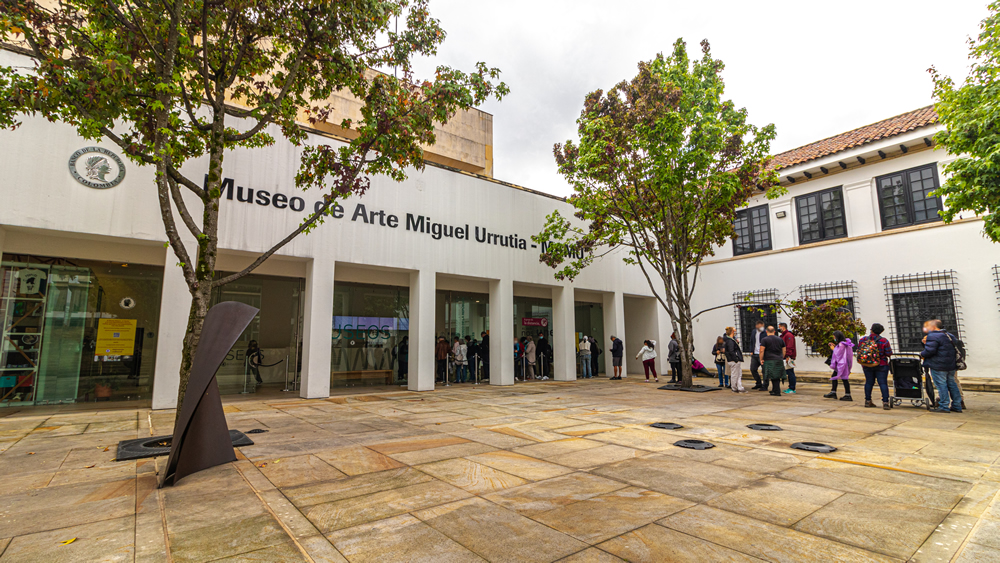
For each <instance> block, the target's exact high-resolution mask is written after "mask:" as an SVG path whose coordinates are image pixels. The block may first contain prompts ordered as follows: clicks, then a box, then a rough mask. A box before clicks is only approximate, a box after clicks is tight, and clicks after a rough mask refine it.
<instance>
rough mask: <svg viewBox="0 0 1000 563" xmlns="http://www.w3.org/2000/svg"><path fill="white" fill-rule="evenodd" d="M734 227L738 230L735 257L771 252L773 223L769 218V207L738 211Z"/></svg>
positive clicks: (734, 246) (734, 243) (763, 206)
mask: <svg viewBox="0 0 1000 563" xmlns="http://www.w3.org/2000/svg"><path fill="white" fill-rule="evenodd" d="M733 226H734V227H735V228H736V239H735V240H734V241H733V255H734V256H739V255H741V254H750V253H752V252H761V251H764V250H771V223H770V220H769V219H768V216H767V205H761V206H759V207H752V208H750V209H743V210H740V211H737V212H736V221H735V222H734V223H733Z"/></svg>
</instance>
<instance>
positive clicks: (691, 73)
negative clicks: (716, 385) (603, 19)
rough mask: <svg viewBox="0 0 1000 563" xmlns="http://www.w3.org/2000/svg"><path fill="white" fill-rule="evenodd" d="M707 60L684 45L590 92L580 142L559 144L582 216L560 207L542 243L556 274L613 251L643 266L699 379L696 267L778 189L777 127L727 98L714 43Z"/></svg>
mask: <svg viewBox="0 0 1000 563" xmlns="http://www.w3.org/2000/svg"><path fill="white" fill-rule="evenodd" d="M701 52H702V56H701V58H700V59H696V60H691V59H689V58H688V53H687V47H686V45H685V43H684V41H682V40H677V42H676V43H674V47H673V51H672V52H671V53H670V55H669V56H663V55H662V54H660V55H657V57H656V58H655V59H653V60H652V61H648V62H641V63H639V72H638V74H637V75H636V76H635V78H633V79H631V80H628V81H624V82H621V83H620V84H618V85H616V86H615V87H614V88H612V89H611V90H609V91H608V92H607V93H605V92H603V91H601V90H597V91H595V92H592V93H590V94H588V95H587V97H586V99H585V100H584V107H583V111H582V112H581V114H580V118H579V119H578V120H577V126H578V127H577V132H578V135H579V139H580V140H579V142H576V143H575V142H573V141H567V142H566V143H564V144H557V145H555V148H554V153H555V158H556V162H557V163H558V165H559V172H560V173H561V174H562V175H563V176H564V177H565V178H566V179H567V180H568V181H569V183H570V185H572V187H573V195H572V196H570V198H569V202H570V203H571V204H572V205H573V207H574V208H575V210H576V211H575V220H574V219H573V218H570V217H564V216H562V215H561V214H560V213H559V212H558V211H556V212H554V213H552V214H551V215H550V216H549V217H548V220H547V222H546V225H545V228H544V230H543V231H542V232H541V233H539V234H537V235H535V236H533V237H532V240H534V241H535V242H537V243H541V244H544V245H545V247H544V248H545V252H543V253H542V257H541V259H542V261H543V262H545V263H546V264H548V265H549V266H551V267H553V268H555V269H556V277H557V278H558V279H566V278H568V279H573V278H574V277H575V276H577V275H578V274H579V273H580V271H581V270H582V269H583V268H585V267H587V266H588V265H590V264H591V263H592V262H593V261H594V260H595V259H597V258H599V257H601V256H604V255H606V254H608V253H610V252H614V251H615V250H618V249H620V250H623V251H624V252H619V253H618V254H617V255H616V257H620V259H621V260H623V261H624V262H626V263H629V264H636V265H638V266H639V267H640V268H641V269H642V272H643V273H644V274H645V276H646V280H647V282H648V283H649V287H650V289H651V290H652V291H653V294H654V295H655V296H656V298H657V300H658V301H659V303H660V304H661V306H662V307H663V308H664V309H665V310H666V312H667V313H668V314H669V315H670V318H671V321H672V323H673V328H674V330H675V331H677V332H678V334H679V335H680V337H681V359H682V362H681V363H682V366H683V367H682V369H683V370H684V384H686V385H690V381H691V379H690V376H691V373H690V365H691V362H690V359H691V351H692V346H693V344H692V339H693V336H692V325H691V323H692V320H693V316H692V314H691V307H690V303H691V296H692V295H693V293H694V290H695V287H696V285H697V274H698V268H699V267H700V265H701V262H702V260H703V259H705V258H706V257H708V256H711V255H712V254H713V252H714V248H715V247H716V246H720V245H722V244H725V243H726V242H727V241H728V240H730V239H731V238H732V237H733V236H734V235H735V230H734V228H733V221H734V219H735V216H736V211H737V209H739V208H740V207H741V206H742V205H744V204H745V203H746V202H747V200H748V199H749V198H750V197H751V196H752V195H754V194H756V193H761V191H763V192H767V193H768V194H769V195H772V196H774V195H777V194H778V193H779V192H780V187H778V184H777V174H776V173H775V172H774V170H772V169H770V168H769V163H770V157H769V155H768V153H769V151H770V144H771V141H772V140H773V139H774V135H775V130H774V126H773V125H768V126H766V127H763V128H758V127H756V126H754V125H752V124H750V123H749V122H748V121H747V112H746V110H745V109H739V108H737V107H736V105H735V104H734V103H733V102H732V101H730V100H726V99H724V98H723V95H724V91H725V87H724V83H723V80H722V75H721V73H722V70H723V68H724V67H725V65H724V64H723V63H722V61H720V60H718V59H714V58H712V54H711V51H710V49H709V45H708V42H707V41H703V42H702V44H701Z"/></svg>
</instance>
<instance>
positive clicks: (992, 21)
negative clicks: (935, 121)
mask: <svg viewBox="0 0 1000 563" xmlns="http://www.w3.org/2000/svg"><path fill="white" fill-rule="evenodd" d="M979 27H980V30H981V32H980V34H979V36H978V37H976V38H970V39H969V60H970V62H971V72H970V74H969V76H968V78H967V79H966V80H965V82H964V83H963V84H961V85H958V84H956V83H955V81H954V80H952V79H951V78H949V77H947V76H943V75H941V74H940V73H939V72H938V71H937V70H936V69H934V68H933V67H932V68H931V69H930V73H931V76H932V77H933V79H934V99H935V100H936V103H935V104H934V108H935V109H936V110H937V114H938V117H939V119H940V120H941V123H942V124H943V125H944V126H945V130H944V131H941V132H939V133H938V134H937V135H935V137H934V139H935V140H936V141H937V142H938V144H940V145H941V146H942V147H944V148H945V149H947V150H948V152H950V153H951V154H953V155H959V156H958V158H957V159H955V160H954V161H953V162H951V163H950V164H947V165H945V172H947V174H948V175H947V179H946V180H945V182H944V185H943V186H941V188H940V189H938V190H937V194H938V195H941V196H944V197H946V198H947V205H946V208H945V210H944V211H942V212H941V216H942V217H943V218H944V221H945V222H948V223H950V222H951V221H953V220H955V218H960V217H961V213H962V212H964V211H972V212H974V213H976V214H978V215H981V216H982V217H983V219H984V225H983V233H984V234H985V235H986V237H987V238H989V239H990V240H992V241H993V242H1000V217H998V216H997V212H998V211H1000V80H998V79H1000V2H993V3H991V4H990V6H989V15H988V16H987V17H986V19H984V20H983V21H982V23H981V24H980V26H979Z"/></svg>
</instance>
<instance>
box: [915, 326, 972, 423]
mask: <svg viewBox="0 0 1000 563" xmlns="http://www.w3.org/2000/svg"><path fill="white" fill-rule="evenodd" d="M924 332H925V333H926V334H927V336H925V337H924V338H923V343H924V349H923V351H921V352H920V357H921V358H923V359H924V361H923V366H924V367H925V368H928V369H930V370H931V378H932V379H933V380H934V387H935V388H936V389H937V393H938V406H937V408H935V409H931V412H937V413H949V412H957V413H961V412H962V392H961V391H960V390H959V388H958V379H957V376H956V372H957V370H958V349H957V347H956V346H955V342H957V341H958V338H957V337H955V336H953V335H951V334H949V333H948V332H947V331H945V330H944V323H942V322H941V321H940V320H939V319H934V320H930V321H927V322H925V323H924Z"/></svg>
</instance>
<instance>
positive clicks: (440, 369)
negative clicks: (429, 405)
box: [434, 336, 449, 383]
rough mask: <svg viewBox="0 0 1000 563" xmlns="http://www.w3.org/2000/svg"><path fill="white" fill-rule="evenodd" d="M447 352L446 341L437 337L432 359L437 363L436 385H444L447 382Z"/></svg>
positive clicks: (441, 337)
mask: <svg viewBox="0 0 1000 563" xmlns="http://www.w3.org/2000/svg"><path fill="white" fill-rule="evenodd" d="M448 352H449V349H448V341H447V340H445V339H444V337H443V336H440V337H438V341H437V344H436V345H435V346H434V359H435V360H436V361H437V378H438V383H445V382H447V381H448Z"/></svg>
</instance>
